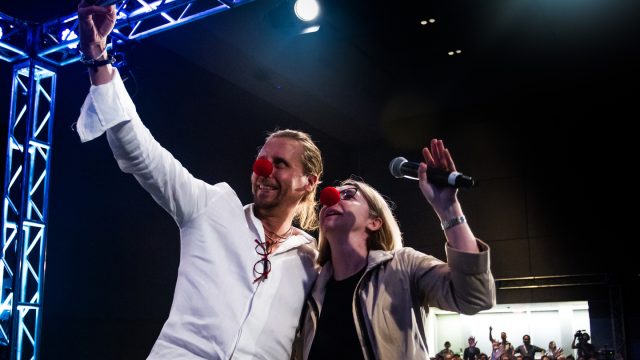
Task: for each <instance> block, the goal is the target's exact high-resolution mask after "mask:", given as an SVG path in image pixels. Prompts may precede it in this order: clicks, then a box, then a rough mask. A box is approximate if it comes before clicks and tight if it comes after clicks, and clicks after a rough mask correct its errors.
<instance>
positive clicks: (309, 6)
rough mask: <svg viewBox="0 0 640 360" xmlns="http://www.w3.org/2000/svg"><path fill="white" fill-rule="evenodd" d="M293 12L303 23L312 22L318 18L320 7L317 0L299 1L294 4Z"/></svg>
mask: <svg viewBox="0 0 640 360" xmlns="http://www.w3.org/2000/svg"><path fill="white" fill-rule="evenodd" d="M293 11H294V12H295V14H296V16H297V17H298V19H300V20H302V21H312V20H315V19H316V18H317V17H318V14H319V13H320V6H318V2H317V1H316V0H297V1H296V3H295V4H293Z"/></svg>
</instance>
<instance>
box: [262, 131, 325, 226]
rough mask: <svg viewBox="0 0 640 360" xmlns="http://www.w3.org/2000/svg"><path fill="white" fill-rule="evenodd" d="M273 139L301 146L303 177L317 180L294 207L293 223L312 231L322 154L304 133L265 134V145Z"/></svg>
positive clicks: (321, 169) (274, 132)
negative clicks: (314, 177) (292, 142)
mask: <svg viewBox="0 0 640 360" xmlns="http://www.w3.org/2000/svg"><path fill="white" fill-rule="evenodd" d="M274 138H287V139H291V140H295V141H297V142H299V143H300V144H302V148H303V151H302V159H300V161H301V162H302V166H303V171H304V174H305V175H315V176H316V178H317V179H318V180H317V181H316V184H315V185H314V187H313V190H311V191H310V192H308V193H307V194H306V195H305V196H304V197H303V198H302V200H301V201H300V203H299V204H298V206H297V207H296V212H295V215H294V218H293V219H294V221H297V223H298V226H299V227H300V228H301V229H304V230H307V231H313V230H316V229H317V228H318V214H317V213H316V200H315V199H316V192H317V190H318V184H319V183H320V178H321V177H322V172H323V171H324V170H323V166H322V154H321V153H320V149H319V148H318V147H317V146H316V144H315V143H314V142H313V140H312V139H311V136H310V135H309V134H307V133H305V132H302V131H298V130H290V129H285V130H276V131H273V132H271V133H268V134H267V138H266V139H265V143H266V142H267V141H269V140H271V139H274Z"/></svg>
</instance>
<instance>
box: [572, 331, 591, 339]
mask: <svg viewBox="0 0 640 360" xmlns="http://www.w3.org/2000/svg"><path fill="white" fill-rule="evenodd" d="M582 334H585V335H587V336H589V334H587V330H578V331H576V333H575V335H573V336H574V337H576V338H578V339H582Z"/></svg>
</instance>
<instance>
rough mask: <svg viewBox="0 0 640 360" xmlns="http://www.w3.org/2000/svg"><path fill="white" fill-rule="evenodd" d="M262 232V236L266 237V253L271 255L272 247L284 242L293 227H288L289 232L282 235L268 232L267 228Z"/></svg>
mask: <svg viewBox="0 0 640 360" xmlns="http://www.w3.org/2000/svg"><path fill="white" fill-rule="evenodd" d="M264 230H265V231H264V236H266V237H267V252H268V253H271V248H273V246H275V245H277V244H280V243H283V242H285V241H286V240H287V239H288V238H289V236H291V233H292V232H293V226H291V227H289V230H287V231H286V232H285V233H284V234H282V235H279V234H278V233H275V232H273V231H271V230H268V229H267V228H264ZM272 236H273V237H272Z"/></svg>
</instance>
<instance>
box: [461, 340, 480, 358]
mask: <svg viewBox="0 0 640 360" xmlns="http://www.w3.org/2000/svg"><path fill="white" fill-rule="evenodd" d="M467 341H468V343H469V346H468V347H467V348H466V349H464V353H463V354H462V358H463V359H464V360H477V359H478V356H480V349H478V348H477V347H476V345H477V341H476V338H475V337H473V336H469V339H467Z"/></svg>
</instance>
